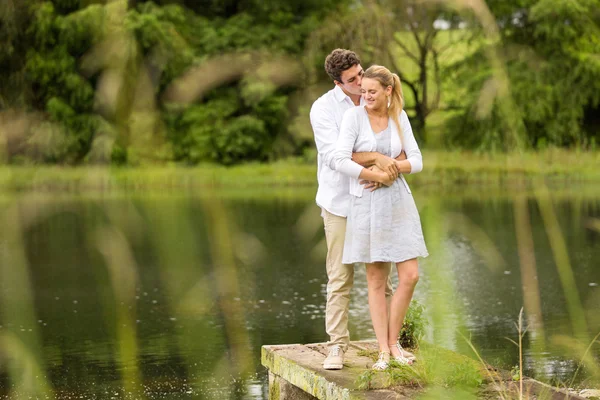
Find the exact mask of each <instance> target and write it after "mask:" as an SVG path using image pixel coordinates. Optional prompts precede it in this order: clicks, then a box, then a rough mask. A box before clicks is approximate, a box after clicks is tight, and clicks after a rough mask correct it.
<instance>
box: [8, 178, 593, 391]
mask: <svg viewBox="0 0 600 400" xmlns="http://www.w3.org/2000/svg"><path fill="white" fill-rule="evenodd" d="M313 193H314V190H313V189H312V188H309V189H297V190H287V191H275V190H273V191H269V190H266V191H260V192H259V191H257V192H244V193H240V192H236V191H234V192H232V193H225V194H222V195H219V196H216V197H209V196H207V195H206V194H204V193H193V192H186V193H160V194H157V193H154V194H129V195H128V194H88V195H85V196H76V195H56V194H52V195H50V194H34V195H10V196H9V195H6V196H5V197H4V198H3V199H2V200H1V203H2V210H3V212H2V219H1V221H2V230H1V232H2V236H1V238H0V253H1V255H2V258H1V259H0V260H1V263H2V264H1V265H0V268H1V269H0V273H2V275H1V277H2V280H1V281H0V293H1V295H2V297H1V300H2V303H1V304H2V308H1V309H0V310H2V314H1V318H0V338H1V341H0V398H11V397H10V396H12V397H17V395H18V394H19V393H20V394H25V395H27V394H31V393H37V396H38V398H51V395H52V394H54V396H55V398H58V399H79V398H85V399H108V398H115V399H138V398H147V399H197V398H201V399H204V398H206V399H224V398H233V399H266V398H267V392H266V390H267V386H266V372H265V370H264V369H263V367H261V365H260V347H261V346H262V345H265V344H280V343H310V342H319V341H324V340H326V337H325V335H324V299H325V284H326V277H325V268H324V257H325V243H324V234H323V229H322V222H321V219H320V217H319V210H318V209H317V208H316V206H314V204H313V200H312V195H313ZM575 193H576V192H575V191H574V192H572V194H562V195H558V194H554V193H553V194H552V197H551V198H552V204H553V210H554V211H555V213H556V216H557V219H558V223H559V226H560V232H561V233H562V237H563V238H564V241H565V244H566V248H567V250H568V256H569V260H570V263H571V266H572V269H573V274H574V279H575V285H576V290H577V293H578V298H579V301H580V303H581V305H582V306H583V309H584V310H585V316H586V318H585V321H586V323H587V325H588V335H589V339H591V337H593V336H594V335H595V334H596V333H597V332H598V330H600V316H599V315H598V313H597V310H598V308H599V307H600V287H599V286H598V284H600V268H598V267H599V265H598V264H599V261H598V260H600V246H599V244H600V232H598V231H595V230H594V229H593V227H592V222H593V221H594V218H600V194H598V195H593V194H592V195H589V194H586V195H580V194H575ZM415 198H416V201H417V203H418V205H419V209H420V212H421V217H422V220H423V226H424V232H425V236H426V240H427V242H428V246H429V250H430V253H432V256H430V257H429V258H427V259H424V260H423V261H422V262H421V281H420V282H419V284H418V286H417V290H416V294H415V297H416V298H417V299H418V300H419V301H420V302H421V303H423V304H424V305H425V307H426V309H427V314H428V318H429V319H430V322H429V323H428V333H427V339H428V340H431V341H434V342H436V343H438V344H440V345H443V346H445V347H448V348H451V349H454V350H457V351H460V352H463V353H465V354H470V355H472V353H471V351H470V349H469V347H468V345H467V343H466V341H465V340H464V338H463V336H461V333H462V334H463V335H464V336H466V337H469V338H470V340H471V341H472V343H473V344H474V346H475V347H476V348H477V349H478V350H479V351H480V353H481V354H482V356H483V357H484V358H485V359H486V360H487V361H490V362H492V363H494V364H495V365H498V366H501V367H504V368H509V369H510V368H511V367H512V366H514V365H516V364H517V363H518V349H517V348H516V347H515V346H514V345H512V344H511V343H510V342H509V341H508V340H507V339H506V337H509V338H512V339H513V340H517V331H516V328H515V326H514V324H515V322H516V321H517V318H518V314H519V310H520V308H521V307H522V306H523V304H524V290H523V287H522V276H521V267H520V259H519V252H518V246H519V243H518V241H517V239H516V234H515V232H516V230H517V228H518V227H519V226H520V224H521V222H522V220H518V219H515V204H517V203H518V201H521V204H525V205H526V209H527V210H528V212H529V214H530V221H531V237H532V238H533V245H534V253H533V254H534V256H535V262H536V265H535V268H536V271H537V284H538V286H539V292H540V299H541V311H542V321H543V325H544V328H545V335H543V336H542V337H539V336H538V337H537V338H536V337H534V336H533V335H532V334H531V333H528V334H527V335H525V338H524V343H525V365H526V372H527V373H528V374H531V375H535V376H537V377H539V378H540V379H544V380H547V381H553V382H565V383H567V382H569V380H570V379H571V377H572V376H573V373H574V371H575V369H576V367H577V364H576V361H574V360H575V357H574V355H573V353H572V352H569V351H567V349H566V348H565V346H564V345H562V346H561V345H560V338H561V335H563V337H572V336H573V335H574V332H573V329H572V325H571V322H570V319H569V313H568V307H567V296H565V291H564V290H563V287H562V285H561V279H560V276H559V273H558V272H557V266H556V265H557V264H556V262H555V259H554V255H553V251H552V249H553V247H552V246H551V245H550V239H549V236H548V234H547V229H546V227H545V225H544V220H543V218H542V215H541V213H540V207H539V206H538V203H537V201H536V200H535V199H534V198H532V197H531V196H529V197H526V198H524V199H521V200H518V201H517V202H515V197H511V196H510V195H507V194H498V195H494V194H489V195H486V194H485V193H480V194H479V195H477V196H472V195H470V196H468V197H467V196H463V195H461V194H457V193H444V194H439V193H438V194H434V193H429V192H424V191H423V192H419V191H418V190H416V191H415ZM546 223H547V222H546ZM355 281H356V283H355V288H354V291H353V298H352V303H351V310H350V315H351V317H350V319H351V321H350V328H351V335H352V339H370V338H373V337H374V335H373V332H372V329H371V323H370V319H369V313H368V306H367V301H366V295H367V291H366V283H365V274H364V268H363V267H361V266H357V267H356V278H355ZM529 289H530V288H529ZM529 289H528V290H527V291H525V293H530V290H529ZM540 343H543V344H545V348H543V349H542V348H540ZM571 343H573V341H572V340H571ZM586 346H587V343H586ZM593 353H594V354H595V356H596V357H598V353H599V351H598V346H596V347H595V348H594V349H593ZM587 376H588V375H586V371H585V370H584V372H583V374H582V375H580V378H579V379H578V380H577V381H578V382H582V380H583V382H582V384H584V385H585V384H589V383H590V381H586V380H585V379H587V378H586V377H587ZM28 377H29V378H31V377H34V379H33V381H35V382H36V383H34V384H31V383H28V382H29V381H28V380H27V379H28ZM44 383H45V384H46V385H44ZM11 393H12V394H11Z"/></svg>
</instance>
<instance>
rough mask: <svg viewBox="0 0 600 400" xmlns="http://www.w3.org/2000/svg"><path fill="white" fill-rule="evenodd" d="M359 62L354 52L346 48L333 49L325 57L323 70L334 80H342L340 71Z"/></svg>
mask: <svg viewBox="0 0 600 400" xmlns="http://www.w3.org/2000/svg"><path fill="white" fill-rule="evenodd" d="M358 64H360V58H358V56H357V55H356V53H355V52H353V51H351V50H346V49H335V50H333V51H332V52H331V53H329V55H328V56H327V58H326V59H325V71H326V72H327V75H329V76H330V77H331V79H333V80H334V81H338V82H340V83H343V82H342V72H344V71H345V70H347V69H350V68H352V67H353V66H355V65H358Z"/></svg>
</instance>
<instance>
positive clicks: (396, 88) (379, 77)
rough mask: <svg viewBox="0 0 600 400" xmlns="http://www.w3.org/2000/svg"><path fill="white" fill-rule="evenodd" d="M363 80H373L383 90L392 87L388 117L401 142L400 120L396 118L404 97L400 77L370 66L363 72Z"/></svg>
mask: <svg viewBox="0 0 600 400" xmlns="http://www.w3.org/2000/svg"><path fill="white" fill-rule="evenodd" d="M364 78H369V79H375V80H376V81H378V82H379V83H380V84H381V86H383V87H384V88H386V87H388V86H391V87H392V95H391V96H390V103H389V107H388V115H389V116H390V117H391V118H392V120H393V121H394V124H396V128H397V129H398V135H399V136H400V141H401V142H402V130H401V129H400V120H399V119H398V118H399V116H400V113H402V110H403V109H404V95H403V94H402V83H401V82H400V77H399V76H398V75H396V74H393V73H391V72H390V70H389V69H387V68H386V67H384V66H381V65H371V66H370V67H369V68H367V70H366V71H365V73H364V75H363V79H364Z"/></svg>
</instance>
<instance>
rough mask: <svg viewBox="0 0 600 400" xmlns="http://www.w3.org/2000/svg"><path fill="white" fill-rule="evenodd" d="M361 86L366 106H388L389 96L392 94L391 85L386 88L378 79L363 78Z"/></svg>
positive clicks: (377, 108) (370, 107)
mask: <svg viewBox="0 0 600 400" xmlns="http://www.w3.org/2000/svg"><path fill="white" fill-rule="evenodd" d="M360 88H361V92H362V96H363V99H364V100H365V107H367V108H369V109H373V110H379V109H381V108H387V103H388V96H389V95H390V94H392V88H391V86H388V87H386V88H384V87H383V86H381V83H379V81H378V80H377V79H372V78H363V80H362V82H361V85H360Z"/></svg>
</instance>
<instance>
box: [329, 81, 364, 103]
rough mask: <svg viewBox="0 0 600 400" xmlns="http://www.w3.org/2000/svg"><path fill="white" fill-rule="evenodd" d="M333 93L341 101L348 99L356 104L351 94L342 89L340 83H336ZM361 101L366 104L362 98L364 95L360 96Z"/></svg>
mask: <svg viewBox="0 0 600 400" xmlns="http://www.w3.org/2000/svg"><path fill="white" fill-rule="evenodd" d="M333 95H334V96H335V99H336V100H337V101H338V102H339V103H341V102H342V101H344V100H346V99H348V100H349V101H350V102H351V103H352V104H354V102H353V101H352V99H351V98H350V96H348V95H347V94H346V93H344V91H343V90H342V88H340V87H339V86H338V85H335V87H334V88H333ZM359 101H360V103H359V105H361V106H362V105H363V104H364V99H363V98H362V96H360V100H359Z"/></svg>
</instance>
